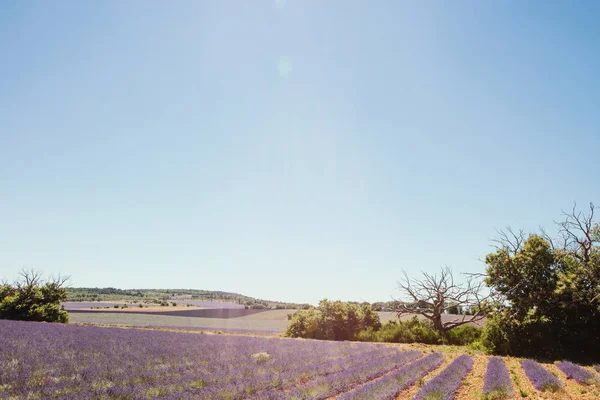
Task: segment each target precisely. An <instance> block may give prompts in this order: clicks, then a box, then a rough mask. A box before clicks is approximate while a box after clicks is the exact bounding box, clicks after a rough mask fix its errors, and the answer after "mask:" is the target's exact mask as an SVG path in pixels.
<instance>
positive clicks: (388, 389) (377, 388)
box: [336, 353, 444, 400]
mask: <svg viewBox="0 0 600 400" xmlns="http://www.w3.org/2000/svg"><path fill="white" fill-rule="evenodd" d="M442 361H444V356H443V355H442V354H441V353H433V354H430V355H428V356H426V357H423V358H421V359H419V360H417V361H414V362H412V363H410V364H408V365H406V366H404V367H402V368H399V369H396V370H393V371H392V372H390V373H388V374H386V375H384V376H382V377H381V378H380V379H376V380H373V381H370V382H367V383H365V384H363V385H361V386H359V387H358V388H356V389H355V390H353V391H350V392H346V393H343V394H342V395H341V396H339V397H338V398H337V399H336V400H371V399H381V400H393V399H395V398H396V396H398V393H400V392H401V391H403V390H404V389H406V388H408V387H410V386H412V385H414V383H415V382H416V381H417V380H419V379H421V378H423V377H424V376H425V375H427V374H428V373H429V372H431V371H433V370H434V369H436V368H437V367H439V366H440V364H441V363H442Z"/></svg>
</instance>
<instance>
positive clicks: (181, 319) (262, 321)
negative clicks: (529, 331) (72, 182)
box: [66, 302, 462, 333]
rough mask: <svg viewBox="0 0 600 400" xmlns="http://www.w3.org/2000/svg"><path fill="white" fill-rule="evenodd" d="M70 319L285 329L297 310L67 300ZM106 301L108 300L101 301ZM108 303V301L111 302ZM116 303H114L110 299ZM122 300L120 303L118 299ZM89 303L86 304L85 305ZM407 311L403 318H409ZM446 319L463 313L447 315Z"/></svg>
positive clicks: (384, 317) (385, 317)
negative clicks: (116, 306)
mask: <svg viewBox="0 0 600 400" xmlns="http://www.w3.org/2000/svg"><path fill="white" fill-rule="evenodd" d="M66 304H67V310H68V311H69V315H70V320H71V321H72V322H75V323H81V324H97V325H122V326H141V327H163V328H178V329H207V330H223V331H231V332H244V331H246V332H255V333H283V331H285V329H286V327H287V326H288V325H289V320H288V315H289V314H292V313H294V312H296V310H252V309H249V310H245V309H215V308H210V309H200V308H187V307H183V308H176V307H158V308H150V309H139V308H136V307H132V308H127V309H124V310H122V309H114V308H110V309H106V310H104V309H101V310H95V309H94V310H91V309H90V307H98V303H66ZM100 304H104V303H100ZM107 304H108V303H107ZM110 304H113V303H110ZM114 304H120V303H118V302H117V303H114ZM84 306H85V307H84ZM377 314H378V315H379V318H380V320H381V321H382V322H384V323H385V322H387V321H390V320H394V319H396V314H394V313H392V312H383V311H381V312H378V313H377ZM409 318H411V316H410V315H405V316H403V317H402V319H409ZM443 318H444V320H450V319H452V318H462V316H455V315H449V314H448V315H444V316H443Z"/></svg>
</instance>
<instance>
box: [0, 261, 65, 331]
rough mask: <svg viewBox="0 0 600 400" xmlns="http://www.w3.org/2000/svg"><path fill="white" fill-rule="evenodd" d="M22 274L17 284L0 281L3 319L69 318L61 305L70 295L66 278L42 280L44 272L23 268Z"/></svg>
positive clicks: (53, 319)
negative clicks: (24, 269) (68, 294)
mask: <svg viewBox="0 0 600 400" xmlns="http://www.w3.org/2000/svg"><path fill="white" fill-rule="evenodd" d="M21 278H22V279H21V280H20V281H17V282H15V284H14V285H9V284H8V283H3V284H1V285H0V319H13V320H24V321H45V322H68V321H69V314H68V313H67V312H66V311H64V310H62V309H61V307H60V302H61V301H63V300H64V299H65V298H66V297H67V291H66V289H65V288H64V287H62V284H63V283H64V282H65V281H64V280H63V281H61V280H60V279H58V280H52V281H48V282H41V275H40V274H38V273H36V272H34V271H23V272H21Z"/></svg>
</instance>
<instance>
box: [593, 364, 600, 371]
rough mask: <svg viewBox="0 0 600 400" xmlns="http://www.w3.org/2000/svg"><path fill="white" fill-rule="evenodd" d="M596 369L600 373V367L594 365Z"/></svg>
mask: <svg viewBox="0 0 600 400" xmlns="http://www.w3.org/2000/svg"><path fill="white" fill-rule="evenodd" d="M594 368H595V369H596V371H598V372H600V365H599V364H596V365H594Z"/></svg>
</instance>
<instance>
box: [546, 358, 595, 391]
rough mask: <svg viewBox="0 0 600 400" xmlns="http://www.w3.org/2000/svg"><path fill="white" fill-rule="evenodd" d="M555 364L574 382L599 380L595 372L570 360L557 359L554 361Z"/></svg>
mask: <svg viewBox="0 0 600 400" xmlns="http://www.w3.org/2000/svg"><path fill="white" fill-rule="evenodd" d="M556 366H557V367H558V369H560V370H561V371H562V372H564V373H565V375H567V378H571V379H574V380H575V381H576V382H579V383H582V384H584V385H591V384H593V383H597V382H600V381H599V379H598V376H597V375H596V374H594V373H593V372H591V371H588V370H587V369H585V368H583V367H580V366H579V365H575V364H573V363H572V362H570V361H559V362H557V363H556Z"/></svg>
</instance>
